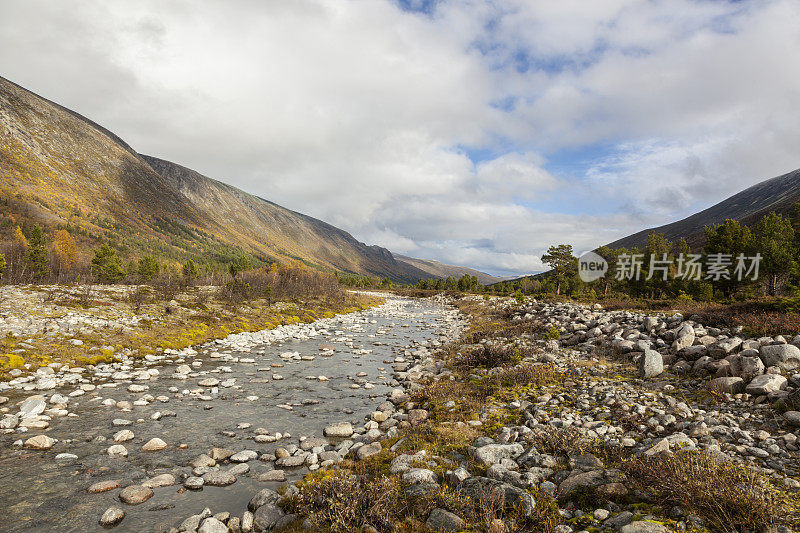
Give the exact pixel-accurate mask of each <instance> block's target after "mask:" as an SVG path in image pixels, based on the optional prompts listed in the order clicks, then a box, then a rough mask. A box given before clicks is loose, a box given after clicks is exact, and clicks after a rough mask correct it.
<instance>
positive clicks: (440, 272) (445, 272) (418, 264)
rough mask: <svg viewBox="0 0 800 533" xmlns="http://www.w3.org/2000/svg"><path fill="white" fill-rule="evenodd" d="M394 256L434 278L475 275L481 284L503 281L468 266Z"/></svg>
mask: <svg viewBox="0 0 800 533" xmlns="http://www.w3.org/2000/svg"><path fill="white" fill-rule="evenodd" d="M395 258H396V259H397V260H398V261H400V262H403V263H408V264H409V265H411V266H413V267H415V268H418V269H420V270H422V271H424V272H427V273H428V274H430V275H431V276H432V277H435V278H446V277H448V276H452V277H454V278H460V277H461V276H464V275H467V276H475V277H476V278H478V281H480V282H481V283H482V284H483V285H491V284H492V283H497V282H499V281H503V279H504V278H498V277H495V276H492V275H490V274H487V273H485V272H481V271H479V270H475V269H473V268H469V267H462V266H453V265H445V264H444V263H440V262H439V261H433V260H430V259H417V258H414V257H408V256H406V255H399V254H395Z"/></svg>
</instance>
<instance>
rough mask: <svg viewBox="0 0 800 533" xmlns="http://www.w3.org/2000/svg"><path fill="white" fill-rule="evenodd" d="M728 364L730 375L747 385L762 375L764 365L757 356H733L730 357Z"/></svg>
mask: <svg viewBox="0 0 800 533" xmlns="http://www.w3.org/2000/svg"><path fill="white" fill-rule="evenodd" d="M730 363H731V373H732V374H733V375H734V376H739V377H740V378H742V379H743V380H744V381H746V382H748V383H749V382H750V381H752V380H753V379H754V378H756V377H757V376H760V375H761V374H763V373H764V370H765V368H764V363H763V361H761V358H760V357H758V356H755V357H750V356H745V355H742V354H739V355H733V356H731V357H730Z"/></svg>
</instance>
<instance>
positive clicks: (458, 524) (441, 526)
mask: <svg viewBox="0 0 800 533" xmlns="http://www.w3.org/2000/svg"><path fill="white" fill-rule="evenodd" d="M465 526H466V524H465V523H464V521H463V520H462V519H461V517H459V516H458V515H456V514H453V513H451V512H450V511H447V510H445V509H442V508H439V507H437V508H436V509H434V510H433V511H431V514H430V515H429V516H428V520H427V521H426V522H425V527H427V528H428V529H432V530H433V531H461V530H462V529H464V527H465Z"/></svg>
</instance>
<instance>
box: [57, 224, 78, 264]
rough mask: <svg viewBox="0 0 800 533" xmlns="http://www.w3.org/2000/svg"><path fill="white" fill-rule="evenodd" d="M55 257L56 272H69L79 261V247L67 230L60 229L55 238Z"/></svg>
mask: <svg viewBox="0 0 800 533" xmlns="http://www.w3.org/2000/svg"><path fill="white" fill-rule="evenodd" d="M53 255H54V257H55V267H56V272H58V273H59V274H61V273H63V272H68V271H69V269H71V268H72V266H73V265H74V264H75V261H77V259H78V247H77V246H76V245H75V239H73V238H72V235H70V234H69V232H68V231H67V230H63V229H60V230H58V231H57V232H56V234H55V237H54V238H53Z"/></svg>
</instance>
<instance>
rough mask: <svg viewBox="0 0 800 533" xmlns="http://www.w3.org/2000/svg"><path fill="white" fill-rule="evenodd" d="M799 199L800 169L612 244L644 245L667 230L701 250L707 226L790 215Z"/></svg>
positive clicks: (640, 246) (612, 245) (671, 236)
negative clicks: (649, 236)
mask: <svg viewBox="0 0 800 533" xmlns="http://www.w3.org/2000/svg"><path fill="white" fill-rule="evenodd" d="M798 202H800V170H795V171H793V172H789V173H788V174H784V175H782V176H778V177H776V178H772V179H768V180H766V181H762V182H761V183H758V184H756V185H753V186H752V187H749V188H747V189H745V190H743V191H742V192H740V193H737V194H734V195H733V196H731V197H730V198H728V199H726V200H723V201H722V202H720V203H718V204H716V205H713V206H711V207H709V208H708V209H704V210H703V211H700V212H699V213H695V214H694V215H691V216H689V217H686V218H684V219H683V220H678V221H677V222H672V223H671V224H666V225H664V226H659V227H657V228H649V229H646V230H642V231H640V232H638V233H634V234H633V235H628V236H627V237H623V238H622V239H619V240H616V241H614V242H612V243H610V244H609V245H608V246H609V247H611V248H621V247H625V248H633V247H638V248H643V247H644V246H645V245H646V244H647V236H648V235H649V234H650V233H652V232H654V231H655V232H657V233H663V234H664V235H665V236H666V237H667V238H668V239H670V240H672V241H676V240H678V239H680V238H681V237H685V238H686V241H687V242H688V243H689V245H690V246H691V247H692V248H693V249H698V248H700V247H702V246H703V244H704V242H705V235H704V232H703V228H705V227H706V226H710V225H713V224H719V223H722V222H724V221H725V219H728V218H730V219H733V220H738V221H740V222H742V223H745V224H753V223H755V222H757V221H758V220H759V219H760V218H761V217H763V216H764V215H766V214H767V213H769V212H770V211H775V212H776V213H781V214H790V213H791V212H792V210H793V209H794V206H795V204H797V203H798Z"/></svg>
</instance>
